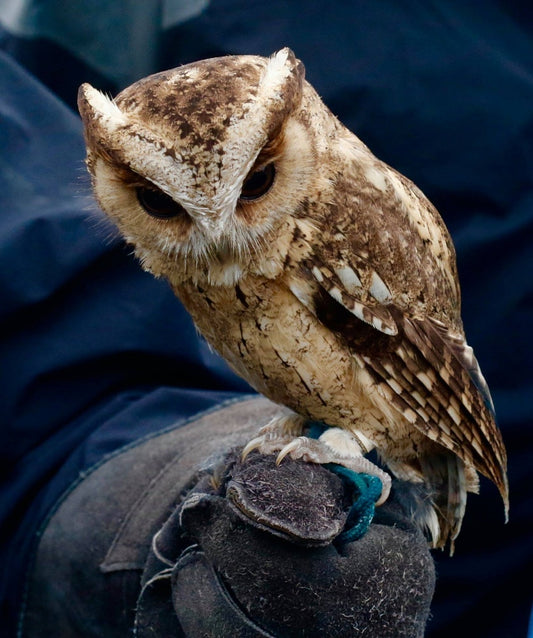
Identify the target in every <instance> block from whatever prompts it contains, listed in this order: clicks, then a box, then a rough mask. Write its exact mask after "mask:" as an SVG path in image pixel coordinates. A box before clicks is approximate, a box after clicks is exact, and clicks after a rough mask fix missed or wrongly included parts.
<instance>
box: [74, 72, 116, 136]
mask: <svg viewBox="0 0 533 638" xmlns="http://www.w3.org/2000/svg"><path fill="white" fill-rule="evenodd" d="M78 110H79V112H80V115H81V119H82V120H83V122H84V124H85V125H86V126H87V123H88V122H92V121H94V120H96V119H102V118H103V119H105V120H111V121H113V122H114V123H115V126H116V125H117V124H125V123H126V117H125V115H124V114H123V113H122V111H121V110H120V109H119V108H118V106H117V105H116V104H115V102H114V101H113V100H112V99H111V98H109V97H107V95H105V93H102V92H101V91H98V90H97V89H95V88H94V87H92V86H91V85H90V84H88V83H87V82H86V83H84V84H82V85H81V86H80V88H79V90H78Z"/></svg>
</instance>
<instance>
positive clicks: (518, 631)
mask: <svg viewBox="0 0 533 638" xmlns="http://www.w3.org/2000/svg"><path fill="white" fill-rule="evenodd" d="M36 4H39V3H36ZM56 4H57V3H56ZM97 4H98V3H97ZM521 4H522V3H518V2H516V3H515V2H506V3H500V2H496V1H495V0H493V1H489V2H486V3H483V6H482V7H481V6H480V5H478V4H477V3H462V4H461V3H450V2H445V1H444V0H443V1H438V0H432V1H426V2H417V1H414V0H409V1H407V2H403V3H396V2H394V1H393V0H388V1H382V2H375V3H367V2H362V1H354V2H337V3H335V4H333V3H326V2H319V1H318V0H308V1H306V2H304V1H303V0H302V1H301V2H297V1H295V2H291V3H289V2H282V1H281V0H273V1H271V2H269V3H264V2H258V1H255V0H254V1H251V0H250V1H248V2H247V3H242V2H238V1H237V0H233V1H231V0H217V2H215V3H213V4H212V6H209V7H208V9H207V10H206V11H204V12H203V13H201V14H200V15H198V16H197V17H194V18H192V19H190V20H188V21H186V22H184V23H182V24H178V25H176V26H174V27H171V28H167V29H166V30H162V29H158V28H157V25H155V26H154V25H151V29H150V33H151V34H152V35H151V40H149V41H147V38H146V37H145V41H144V44H145V46H149V47H150V59H153V60H154V62H153V69H151V70H153V71H157V70H161V69H163V68H168V67H172V66H176V65H178V64H182V63H186V62H189V61H192V60H195V59H199V58H203V57H210V56H215V55H224V54H228V53H259V54H265V55H268V54H270V53H272V52H273V51H274V50H276V49H279V48H281V47H282V46H286V45H289V46H291V47H292V48H293V49H294V51H295V52H296V54H297V56H298V57H299V58H300V59H302V60H303V62H304V63H305V65H306V69H307V77H308V79H309V80H310V81H311V82H312V83H313V84H314V86H315V87H316V88H317V90H318V91H319V93H320V94H321V95H322V96H323V98H324V101H325V102H326V103H327V104H328V106H329V107H330V108H331V109H332V110H333V111H334V113H336V114H337V115H338V116H339V117H340V119H341V120H342V121H343V122H344V123H345V124H346V125H347V126H348V127H349V128H351V129H352V130H353V131H354V132H356V133H357V134H358V135H359V136H360V137H361V138H362V139H363V140H364V141H365V142H366V143H367V144H368V145H369V146H370V148H371V149H372V150H373V151H374V153H375V154H376V155H378V156H379V157H380V158H381V159H383V160H385V161H387V162H388V163H390V164H391V165H393V166H394V167H395V168H397V169H398V170H400V171H401V172H403V173H405V174H406V175H407V176H409V177H410V178H411V179H413V180H414V181H415V182H416V183H417V184H418V185H419V186H420V187H421V188H422V189H423V190H424V192H425V193H426V194H427V195H428V196H429V197H430V199H431V200H432V201H433V202H434V203H435V204H436V205H437V207H438V208H439V210H440V211H441V213H442V215H443V217H444V219H445V221H446V223H447V225H448V226H449V228H450V230H451V232H452V235H453V238H454V241H455V244H456V248H457V252H458V265H459V272H460V276H461V281H462V287H463V317H464V322H465V328H466V332H467V337H468V340H469V342H470V343H471V345H472V346H473V347H474V349H475V351H476V354H477V356H478V359H479V360H480V363H481V366H482V369H483V371H484V374H485V376H486V377H487V380H488V382H489V385H490V387H491V390H492V393H493V397H494V402H495V405H496V410H497V414H498V417H499V423H500V426H501V429H502V431H503V435H504V439H505V441H506V444H507V448H508V452H509V479H510V486H511V519H510V522H509V524H508V525H503V510H502V506H501V502H500V500H499V497H498V494H497V492H496V490H495V488H494V487H493V486H492V485H491V484H490V483H489V482H487V481H485V480H483V481H482V490H481V495H480V496H473V497H471V498H470V501H469V506H468V509H467V515H466V519H465V523H464V526H463V532H462V534H461V536H460V538H459V541H458V543H457V548H456V555H455V556H454V557H453V558H451V559H450V558H448V557H447V556H445V555H444V554H440V553H439V554H435V558H436V560H437V572H438V582H437V592H436V595H435V599H434V605H433V617H432V619H431V622H430V626H429V629H428V636H430V637H431V638H444V637H445V636H446V637H448V636H451V635H453V636H458V637H460V636H468V637H469V638H475V637H477V636H479V637H481V638H502V637H505V638H507V637H511V638H514V637H523V636H526V632H527V618H528V615H529V610H530V605H531V594H532V591H531V590H532V588H531V586H530V583H531V569H532V567H533V542H532V535H531V530H532V512H533V506H532V502H531V500H532V499H531V487H530V486H531V483H530V481H531V480H532V474H533V472H532V459H531V453H532V449H533V447H532V440H531V439H532V437H531V421H532V413H533V402H532V400H531V393H532V392H533V372H532V363H531V362H532V361H533V348H532V339H531V333H532V326H533V322H532V319H533V39H532V35H533V11H532V10H531V9H526V8H524V7H523V6H520V5H521ZM243 7H246V8H243ZM1 17H2V16H1V12H0V19H1ZM129 27H130V29H129V31H128V32H127V33H121V32H117V50H118V49H120V50H121V51H122V52H123V48H124V47H127V46H128V42H127V41H126V42H124V41H123V38H126V37H127V35H128V33H129V34H130V37H131V33H135V30H137V31H140V30H142V29H146V24H144V25H143V24H142V23H139V24H131V25H129ZM110 28H112V27H111V26H110ZM91 33H92V32H91V16H90V15H88V17H87V30H86V33H85V36H86V39H85V40H84V43H85V44H87V38H89V39H90V37H91ZM96 33H97V32H96V29H95V35H94V36H93V37H94V38H95V42H94V43H93V44H96V45H98V40H97V35H96ZM136 53H137V55H135V56H132V60H133V61H135V60H138V59H139V57H140V56H139V55H138V51H137V52H136ZM136 70H138V72H139V75H138V76H136V75H135V73H136ZM145 73H146V69H144V68H143V69H142V72H141V69H140V68H138V67H136V66H135V64H134V63H133V62H132V68H131V74H132V79H135V77H139V76H140V75H143V74H145ZM85 80H89V81H91V82H93V83H94V84H95V85H96V86H98V87H99V88H102V89H106V90H109V91H111V92H116V91H117V90H118V89H120V88H122V86H120V85H119V84H118V83H117V79H116V78H115V77H111V76H110V74H106V73H103V72H102V70H101V69H100V68H96V66H92V65H91V64H90V63H88V62H87V58H86V57H83V56H81V55H77V53H76V51H73V50H71V49H69V50H67V48H65V47H64V46H62V45H60V44H58V42H57V41H54V38H52V37H50V36H47V37H42V38H39V37H35V35H34V36H32V37H31V38H30V37H28V36H24V35H21V34H18V35H16V36H15V35H13V34H12V33H10V32H9V31H7V30H5V31H4V30H0V321H1V322H2V331H1V333H0V334H1V338H0V356H1V366H0V377H1V378H0V388H1V395H0V396H1V402H0V458H1V463H0V471H1V475H2V492H1V497H0V524H1V526H2V527H1V529H2V546H1V551H2V553H1V556H0V561H1V562H0V564H1V565H2V570H1V574H0V577H1V581H0V586H1V590H0V596H1V601H2V616H1V625H2V628H1V629H0V634H1V635H4V634H2V631H4V632H5V635H6V636H11V635H13V632H14V629H13V627H14V624H13V623H14V619H15V613H16V606H17V604H18V601H19V596H20V592H21V589H20V588H21V582H22V578H23V575H24V571H25V569H26V567H27V564H28V560H29V556H30V552H31V547H32V544H33V542H34V534H35V532H36V530H37V529H38V526H39V525H40V523H41V522H42V520H43V517H44V516H45V515H46V512H47V511H48V509H49V508H50V506H51V505H52V504H53V503H54V501H55V500H56V499H57V498H58V497H59V495H60V494H61V492H62V491H63V490H64V489H65V488H66V487H67V486H68V485H69V483H70V482H72V481H73V480H75V479H76V478H77V476H78V474H79V473H80V472H81V471H83V470H84V469H87V468H88V467H90V466H91V465H93V464H94V463H96V462H98V460H100V459H101V458H102V457H103V456H104V455H105V454H107V453H110V452H111V451H113V450H115V449H117V448H118V447H120V446H122V445H124V444H127V443H129V442H131V441H132V440H135V439H137V438H139V437H142V436H145V435H146V434H148V433H149V432H154V431H157V430H159V429H163V428H165V427H168V426H169V425H171V424H173V423H175V422H177V421H179V420H180V419H186V418H187V417H189V416H190V415H192V414H194V413H195V412H198V411H200V410H203V409H206V408H208V407H210V406H212V405H215V404H216V403H218V402H220V401H222V400H224V399H225V398H227V397H229V396H231V395H232V394H233V393H236V392H245V391H247V388H246V386H245V384H244V383H242V382H241V381H239V380H238V379H236V378H235V377H233V376H232V375H231V374H230V373H229V372H228V371H227V369H226V367H225V365H224V364H223V363H222V362H220V361H219V360H218V359H216V358H215V357H214V356H213V355H212V354H210V352H209V351H208V349H207V347H206V346H205V344H204V343H203V342H201V341H200V340H199V339H198V338H197V336H196V334H195V331H194V328H193V326H192V325H191V322H190V321H189V319H188V317H187V316H186V314H185V312H184V311H183V310H182V308H181V306H180V304H179V303H178V302H177V300H176V299H175V298H174V297H173V295H172V294H171V292H170V291H169V289H168V288H167V286H166V285H165V284H164V283H162V282H157V281H155V280H153V279H152V278H151V277H150V276H148V275H146V274H144V273H143V272H142V271H141V270H140V268H139V267H138V265H137V264H136V263H134V261H133V260H132V258H131V256H130V255H129V254H128V251H127V249H125V248H124V247H123V245H122V243H121V242H120V241H119V240H118V239H117V238H116V237H115V236H114V235H113V233H112V232H111V231H110V230H109V228H108V227H106V226H105V224H104V223H103V222H102V221H101V216H100V215H99V214H98V213H97V212H96V211H95V210H94V205H93V204H91V200H90V198H89V197H88V192H89V191H88V179H87V178H86V177H85V175H84V168H83V156H84V150H83V142H82V138H81V127H80V122H79V118H78V116H77V113H75V111H74V104H75V95H76V89H77V86H78V85H79V84H80V83H81V82H82V81H85ZM97 220H100V221H97ZM524 583H526V584H525V585H524ZM528 584H529V586H528Z"/></svg>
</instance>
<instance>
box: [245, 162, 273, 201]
mask: <svg viewBox="0 0 533 638" xmlns="http://www.w3.org/2000/svg"><path fill="white" fill-rule="evenodd" d="M275 177H276V169H275V168H274V164H267V165H266V166H265V167H263V168H261V169H260V170H258V171H254V172H253V173H250V174H249V175H248V177H247V178H246V179H245V180H244V184H243V185H242V191H241V196H240V199H241V200H243V201H245V202H249V201H252V200H254V199H259V198H260V197H262V196H263V195H265V194H266V193H267V192H268V191H269V190H270V189H271V187H272V184H273V183H274V178H275Z"/></svg>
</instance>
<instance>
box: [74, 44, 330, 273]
mask: <svg viewBox="0 0 533 638" xmlns="http://www.w3.org/2000/svg"><path fill="white" fill-rule="evenodd" d="M305 94H308V95H309V96H311V95H312V97H309V98H308V99H312V100H315V97H314V96H316V94H315V93H314V92H313V90H312V89H311V87H310V86H309V85H308V83H307V82H305V81H304V68H303V65H302V64H301V62H299V61H298V60H296V58H295V57H294V54H293V53H292V51H290V50H289V49H283V50H281V51H279V52H278V53H276V54H274V55H273V56H272V57H270V58H262V57H256V56H229V57H223V58H214V59H211V60H203V61H200V62H196V63H193V64H188V65H185V66H182V67H179V68H177V69H174V70H171V71H167V72H163V73H158V74H156V75H152V76H150V77H148V78H145V79H143V80H140V81H139V82H136V83H135V84H133V85H132V86H130V87H128V88H127V89H125V90H124V91H122V93H120V94H119V95H118V96H117V98H116V99H115V100H111V99H109V98H108V97H106V96H105V95H103V94H102V93H100V92H99V91H97V90H96V89H94V88H93V87H91V86H90V85H88V84H84V85H82V86H81V87H80V91H79V98H78V105H79V110H80V113H81V116H82V119H83V123H84V126H85V138H86V143H87V165H88V168H89V171H90V173H91V175H92V180H93V187H94V191H95V194H96V198H97V200H98V202H99V204H100V206H101V207H102V208H103V210H104V211H105V212H106V213H107V214H108V216H109V217H110V218H111V219H112V220H113V221H114V222H115V223H116V225H117V226H118V228H119V229H120V231H121V232H122V234H123V235H124V237H125V238H126V239H127V241H129V242H130V243H131V244H132V245H133V246H134V247H135V251H136V254H137V256H138V257H139V258H140V259H141V262H142V263H143V265H144V267H145V268H146V269H148V270H150V271H152V272H153V273H154V274H156V275H166V276H168V274H169V268H174V269H175V270H177V271H179V272H180V273H181V276H183V277H185V276H187V273H188V272H189V271H192V270H193V269H194V270H195V271H197V270H198V268H200V269H205V270H209V269H210V268H211V266H212V265H213V263H216V264H219V265H220V266H224V265H226V266H227V268H226V273H230V272H232V269H231V266H232V264H233V265H236V267H237V270H238V268H239V267H240V266H241V265H243V264H245V263H246V260H249V259H250V258H253V255H254V252H255V251H257V250H258V248H262V247H264V244H265V243H268V242H269V241H270V239H271V237H272V234H273V233H274V232H275V230H276V227H277V225H279V224H280V223H281V220H283V219H284V218H286V217H287V216H288V215H293V214H295V213H296V212H297V211H298V209H299V208H300V207H301V206H302V203H303V201H304V199H305V193H308V192H309V188H310V186H311V185H312V182H313V180H314V179H316V174H317V171H316V161H317V152H316V148H315V146H316V145H315V142H314V138H313V136H312V135H310V127H311V125H312V123H310V119H311V116H310V115H309V109H308V108H306V105H305V104H304V102H305V99H303V96H304V95H305ZM316 99H318V98H316ZM324 108H325V107H324ZM234 270H235V269H234ZM226 276H228V275H226ZM175 278H176V273H174V279H175Z"/></svg>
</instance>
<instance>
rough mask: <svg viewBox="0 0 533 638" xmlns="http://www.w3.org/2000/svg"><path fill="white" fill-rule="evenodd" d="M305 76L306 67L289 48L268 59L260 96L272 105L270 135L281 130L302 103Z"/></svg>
mask: <svg viewBox="0 0 533 638" xmlns="http://www.w3.org/2000/svg"><path fill="white" fill-rule="evenodd" d="M304 76H305V68H304V65H303V64H302V63H301V62H300V60H297V59H296V57H295V55H294V53H293V52H292V51H291V49H289V48H288V47H285V48H284V49H281V50H280V51H278V52H277V53H274V54H273V55H271V56H270V58H268V61H267V65H266V67H265V70H264V72H263V76H262V78H261V81H260V84H259V95H260V96H261V97H262V98H263V99H264V100H265V103H269V104H270V127H269V128H270V130H269V135H270V134H272V133H273V131H275V130H278V129H279V127H280V125H281V123H282V121H283V120H284V119H285V118H286V117H287V115H288V114H289V113H290V112H291V111H292V110H293V109H294V108H296V106H297V105H298V104H299V103H300V101H301V97H302V85H303V81H304Z"/></svg>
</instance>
